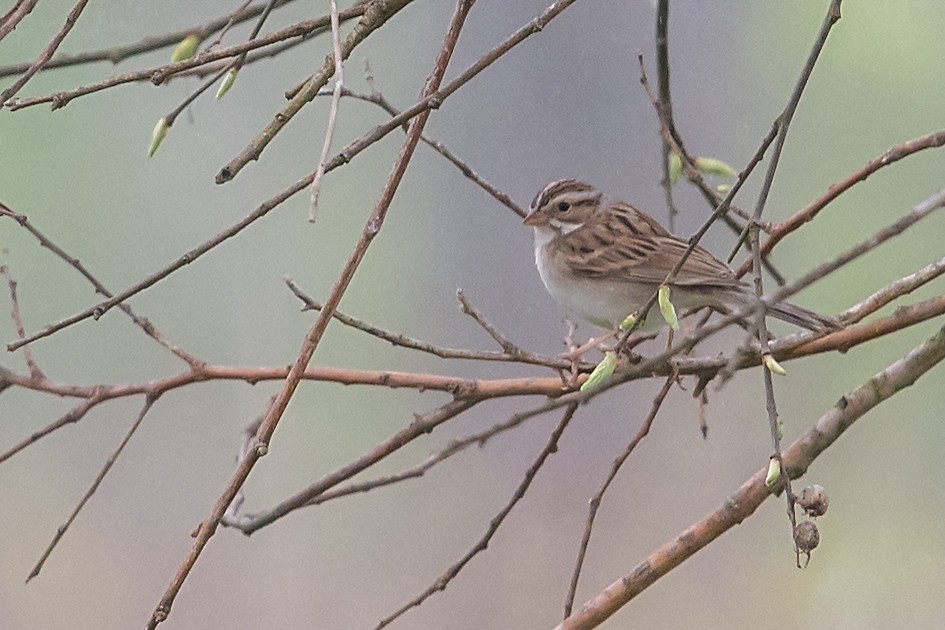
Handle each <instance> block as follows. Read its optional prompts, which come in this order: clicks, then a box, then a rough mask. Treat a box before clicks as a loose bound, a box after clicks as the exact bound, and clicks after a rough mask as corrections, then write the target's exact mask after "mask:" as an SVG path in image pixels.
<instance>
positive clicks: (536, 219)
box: [522, 208, 541, 227]
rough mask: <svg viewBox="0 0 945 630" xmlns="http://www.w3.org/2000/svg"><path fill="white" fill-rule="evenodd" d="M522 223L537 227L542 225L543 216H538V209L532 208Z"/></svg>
mask: <svg viewBox="0 0 945 630" xmlns="http://www.w3.org/2000/svg"><path fill="white" fill-rule="evenodd" d="M522 223H524V224H525V225H530V226H532V227H535V226H536V225H539V224H541V215H540V214H538V210H537V209H535V208H530V209H529V210H528V214H526V215H525V220H524V221H522Z"/></svg>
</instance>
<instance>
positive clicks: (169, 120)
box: [163, 0, 337, 129]
mask: <svg viewBox="0 0 945 630" xmlns="http://www.w3.org/2000/svg"><path fill="white" fill-rule="evenodd" d="M276 2H277V0H269V1H268V2H267V3H266V6H265V8H264V9H263V11H262V13H261V14H260V15H259V19H258V20H256V24H255V25H254V26H253V30H252V32H251V33H250V34H249V37H248V38H247V41H253V40H254V39H256V37H257V36H258V35H259V31H261V30H262V27H263V24H265V23H266V18H268V17H269V14H270V13H271V12H272V9H273V7H274V6H275V5H276ZM336 17H337V16H336ZM226 28H227V27H224V29H223V30H222V31H220V37H223V33H224V32H225V31H226ZM211 48H213V46H212V45H211V46H209V47H208V48H207V50H210V49H211ZM245 60H246V53H243V54H241V55H239V56H238V57H236V59H234V60H232V61H230V62H229V63H227V64H225V65H224V66H223V67H222V68H220V69H219V70H217V72H215V73H214V74H213V75H212V76H211V77H210V78H209V79H206V80H205V81H204V82H203V83H202V84H200V86H198V87H197V89H196V90H194V91H193V92H191V93H190V94H189V95H188V96H187V97H186V98H185V99H184V100H183V101H181V102H180V104H178V105H177V107H175V108H174V109H172V110H171V111H170V112H168V113H167V114H165V115H164V118H163V119H164V124H165V125H166V126H167V128H168V129H170V128H171V127H173V126H174V122H175V121H176V120H177V117H178V116H180V115H181V113H182V112H183V111H184V110H185V109H187V107H189V106H190V104H191V103H193V102H194V101H195V100H197V97H199V96H200V95H201V94H203V93H204V92H206V91H207V90H208V89H210V87H211V86H213V85H214V84H215V83H216V82H217V81H219V80H220V78H222V77H223V75H225V74H226V73H228V72H230V71H233V72H238V71H239V69H240V67H242V65H243V62H244V61H245Z"/></svg>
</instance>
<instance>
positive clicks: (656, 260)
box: [556, 203, 743, 287]
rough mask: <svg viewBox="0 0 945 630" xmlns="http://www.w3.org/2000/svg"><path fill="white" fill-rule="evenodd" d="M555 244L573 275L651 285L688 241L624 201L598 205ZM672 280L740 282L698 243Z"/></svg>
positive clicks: (733, 284) (660, 278)
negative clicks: (585, 220) (581, 224)
mask: <svg viewBox="0 0 945 630" xmlns="http://www.w3.org/2000/svg"><path fill="white" fill-rule="evenodd" d="M556 245H557V249H558V254H559V255H561V256H564V257H565V260H566V262H567V264H568V266H569V267H570V269H571V270H572V271H573V272H574V273H575V274H576V275H578V276H583V277H586V278H597V279H606V280H615V281H620V280H624V281H637V282H646V283H655V284H659V283H661V282H663V281H664V280H665V279H666V276H667V275H668V274H669V272H670V271H672V269H673V267H674V266H675V265H676V262H677V261H678V260H679V258H680V257H681V256H682V255H683V253H684V252H685V251H686V248H687V247H688V246H689V244H688V243H687V242H686V241H684V240H682V239H680V238H678V237H676V236H673V235H672V234H670V233H669V232H668V231H667V230H666V229H665V228H664V227H663V226H662V225H660V224H659V223H658V222H657V221H656V220H655V219H654V218H653V217H651V216H649V215H648V214H646V213H645V212H643V211H642V210H638V209H637V208H634V207H633V206H631V205H629V204H625V203H615V204H611V205H609V206H607V207H606V208H604V209H602V210H601V211H600V212H598V213H597V214H596V215H594V217H593V218H592V219H591V220H590V221H588V222H587V223H585V224H584V225H583V226H582V227H580V228H578V229H577V230H574V231H573V232H570V233H568V234H564V235H562V236H560V237H559V238H558V239H557V243H556ZM673 284H676V285H683V286H685V285H696V284H698V285H703V286H705V285H710V286H722V287H740V286H743V284H742V283H741V282H740V281H739V280H738V279H737V278H736V277H735V274H734V273H733V272H732V270H731V268H729V266H728V265H726V264H725V263H723V262H722V261H720V260H719V259H718V258H716V257H715V256H713V255H712V254H710V253H709V252H708V251H707V250H705V249H703V248H702V247H699V246H696V248H695V249H693V250H692V253H691V254H690V255H689V257H688V258H687V259H686V262H685V263H684V264H683V266H682V269H680V270H679V273H678V274H677V275H676V280H675V281H674V282H673Z"/></svg>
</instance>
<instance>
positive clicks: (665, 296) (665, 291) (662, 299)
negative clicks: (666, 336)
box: [657, 284, 679, 330]
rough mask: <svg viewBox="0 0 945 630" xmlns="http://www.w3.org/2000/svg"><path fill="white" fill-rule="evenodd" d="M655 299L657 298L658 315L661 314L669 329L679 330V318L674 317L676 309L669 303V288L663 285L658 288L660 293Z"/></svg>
mask: <svg viewBox="0 0 945 630" xmlns="http://www.w3.org/2000/svg"><path fill="white" fill-rule="evenodd" d="M657 297H658V298H659V303H660V313H662V314H663V319H665V320H666V323H667V324H669V327H670V328H672V329H673V330H679V318H677V317H676V307H675V306H673V303H672V302H670V301H669V286H668V285H665V284H664V285H662V286H660V292H659V294H658V296H657Z"/></svg>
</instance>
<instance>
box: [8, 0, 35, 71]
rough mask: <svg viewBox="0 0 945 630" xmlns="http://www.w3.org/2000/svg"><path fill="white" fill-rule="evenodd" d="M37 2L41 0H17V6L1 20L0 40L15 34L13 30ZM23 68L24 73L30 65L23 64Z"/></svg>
mask: <svg viewBox="0 0 945 630" xmlns="http://www.w3.org/2000/svg"><path fill="white" fill-rule="evenodd" d="M37 2H39V0H17V2H16V4H15V5H13V6H12V7H11V8H10V10H9V11H7V12H6V13H4V14H3V18H0V40H2V39H3V38H4V37H6V36H7V35H9V34H10V33H12V32H13V29H15V28H16V27H17V25H18V24H19V23H20V22H22V21H23V18H25V17H26V16H27V15H29V14H30V12H31V11H32V10H33V7H35V6H36V3H37ZM23 66H24V68H23V72H26V70H28V69H29V67H30V64H23ZM17 74H19V72H17ZM0 76H2V75H0Z"/></svg>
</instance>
